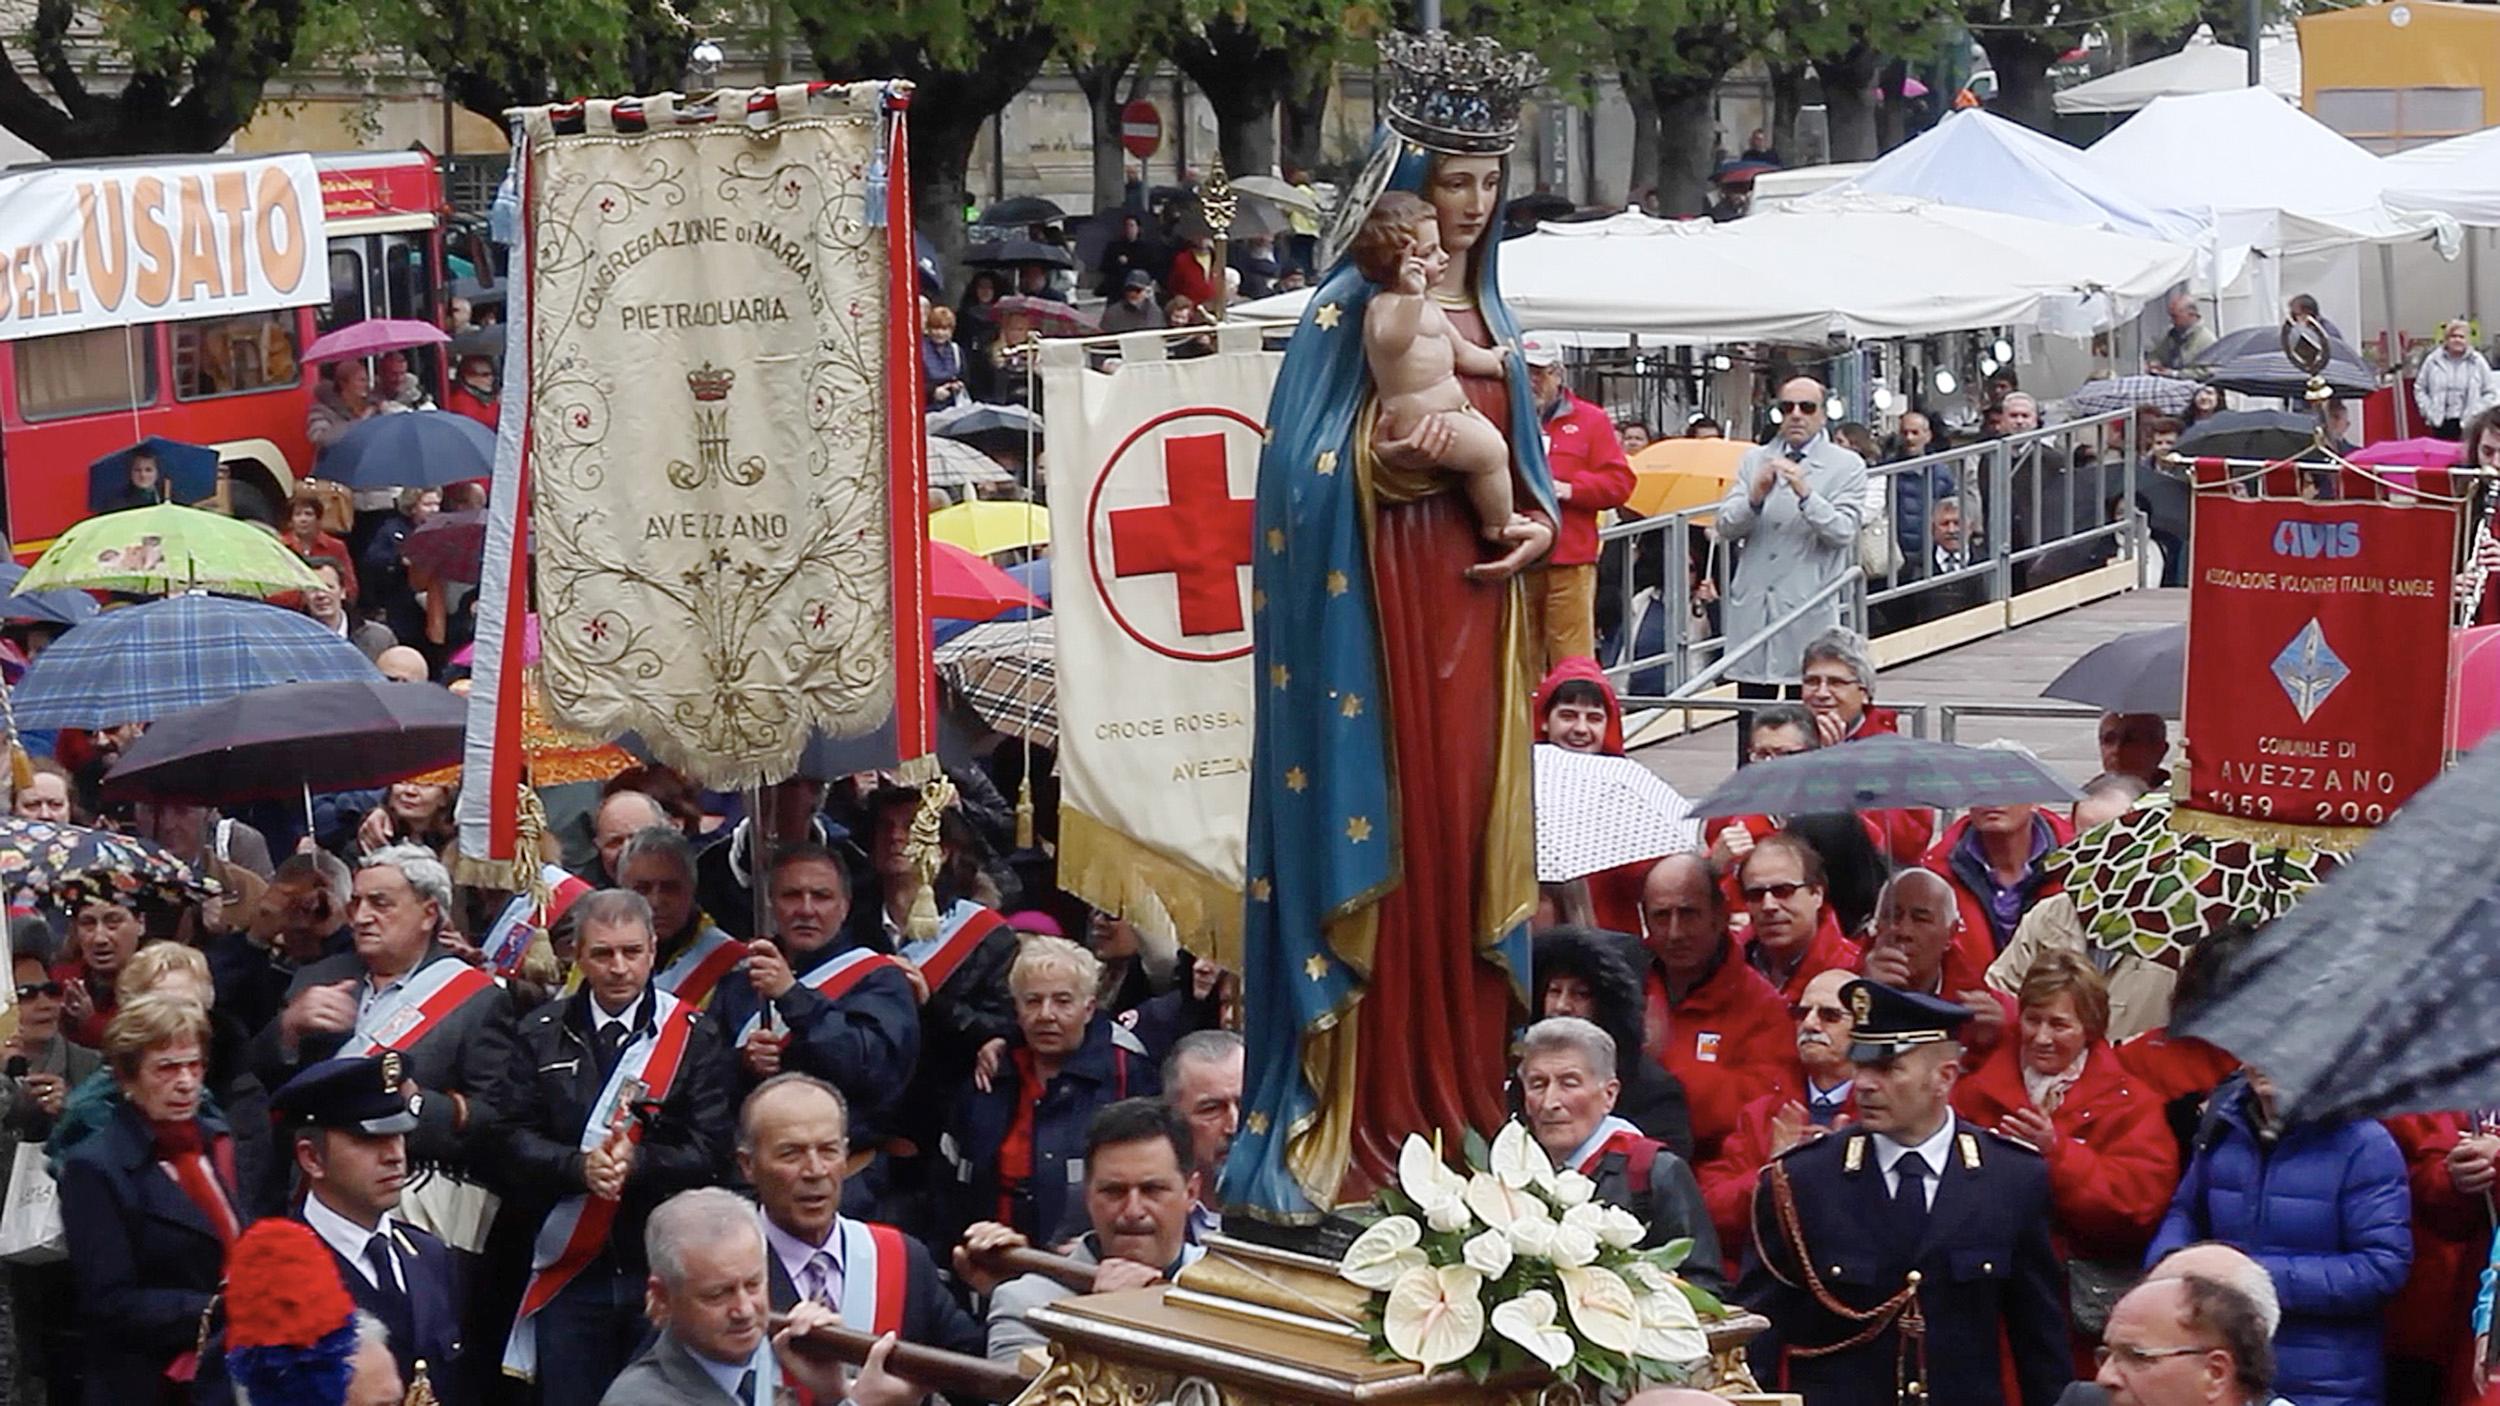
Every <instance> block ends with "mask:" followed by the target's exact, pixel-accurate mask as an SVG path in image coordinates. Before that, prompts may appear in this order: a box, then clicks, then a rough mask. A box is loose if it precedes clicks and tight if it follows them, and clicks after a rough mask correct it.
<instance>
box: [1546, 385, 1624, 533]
mask: <svg viewBox="0 0 2500 1406" xmlns="http://www.w3.org/2000/svg"><path fill="white" fill-rule="evenodd" d="M1545 464H1546V467H1547V468H1549V469H1551V470H1553V474H1554V482H1555V484H1556V485H1557V486H1560V485H1562V484H1566V483H1567V484H1570V485H1571V496H1570V497H1569V498H1568V499H1565V500H1564V501H1563V502H1562V504H1561V505H1560V506H1561V508H1562V521H1561V522H1559V523H1557V524H1555V528H1554V550H1553V553H1552V555H1550V556H1548V557H1547V558H1546V559H1545V561H1546V565H1548V566H1587V565H1589V564H1590V563H1592V562H1594V561H1596V560H1597V515H1598V514H1599V513H1601V512H1603V511H1605V510H1606V509H1608V508H1620V507H1622V506H1623V505H1624V503H1625V502H1627V501H1629V500H1630V498H1631V497H1632V465H1631V462H1630V461H1629V460H1627V459H1625V458H1624V456H1623V440H1622V439H1621V438H1620V437H1619V436H1617V435H1616V434H1615V422H1614V421H1612V420H1610V419H1608V418H1606V412H1605V411H1603V410H1600V409H1598V408H1597V407H1596V406H1594V405H1591V404H1589V403H1588V402H1587V401H1585V400H1582V399H1580V398H1579V397H1578V396H1576V395H1573V394H1572V393H1571V392H1569V391H1564V392H1563V393H1562V404H1561V405H1558V406H1556V407H1555V408H1554V413H1553V414H1552V415H1550V416H1548V417H1547V418H1546V421H1545Z"/></svg>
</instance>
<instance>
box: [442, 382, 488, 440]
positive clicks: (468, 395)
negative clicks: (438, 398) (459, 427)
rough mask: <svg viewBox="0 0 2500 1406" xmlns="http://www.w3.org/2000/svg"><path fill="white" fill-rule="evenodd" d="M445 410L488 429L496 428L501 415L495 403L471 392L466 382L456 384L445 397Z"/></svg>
mask: <svg viewBox="0 0 2500 1406" xmlns="http://www.w3.org/2000/svg"><path fill="white" fill-rule="evenodd" d="M443 408H444V409H445V410H448V411H450V412H451V413H452V414H454V415H466V416H468V417H469V418H470V419H472V420H475V421H477V422H478V423H479V424H481V425H484V426H485V427H486V428H488V429H490V430H491V429H493V428H495V421H496V418H497V416H498V415H499V414H500V413H501V412H500V411H499V410H498V409H497V407H496V404H495V402H494V401H491V400H488V399H487V398H486V397H484V396H482V395H479V394H478V393H477V392H476V391H473V390H470V389H469V387H468V385H467V384H466V383H465V382H454V383H453V385H452V388H451V393H450V394H448V395H446V396H444V397H443Z"/></svg>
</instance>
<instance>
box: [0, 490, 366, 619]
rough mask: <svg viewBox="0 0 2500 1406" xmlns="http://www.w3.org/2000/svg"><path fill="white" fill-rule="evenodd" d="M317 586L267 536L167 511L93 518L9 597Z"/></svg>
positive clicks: (264, 591) (248, 592)
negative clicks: (71, 591)
mask: <svg viewBox="0 0 2500 1406" xmlns="http://www.w3.org/2000/svg"><path fill="white" fill-rule="evenodd" d="M320 586H321V581H320V578H318V577H316V576H314V575H313V574H312V572H311V571H310V570H308V569H306V568H305V566H304V563H303V561H302V559H301V558H299V557H297V556H296V555H295V553H294V552H292V551H290V550H288V549H287V546H286V544H285V543H283V542H281V541H279V540H278V539H277V537H276V536H274V535H273V534H271V533H270V532H269V531H268V530H267V529H265V528H261V527H256V526H254V525H253V524H251V523H248V522H239V521H237V520H235V519H233V518H230V517H220V516H218V515H217V514H215V513H210V512H202V511H201V510H199V509H198V508H185V507H179V506H176V505H174V504H171V503H167V504H164V505H161V506H158V507H153V508H132V509H129V510H127V511H125V512H118V513H106V514H104V515H103V516H101V517H91V518H89V519H87V520H86V521H85V522H82V523H80V524H78V525H77V526H76V527H73V528H71V529H70V530H69V531H67V532H64V533H62V534H61V535H60V537H59V538H58V539H56V540H55V541H54V542H53V543H52V545H51V546H50V547H48V548H46V549H45V550H44V554H43V555H42V556H41V557H39V558H37V559H36V561H35V564H34V565H33V566H32V567H30V568H28V569H27V572H26V576H25V579H23V580H21V581H19V582H18V583H17V590H16V591H15V592H14V594H17V595H24V594H27V593H28V592H32V591H48V590H56V589H60V588H62V587H74V588H76V589H79V590H88V591H129V592H132V593H134V594H138V595H159V596H162V595H172V594H174V593H176V592H179V591H188V590H194V589H197V590H204V591H216V592H219V593H221V594H224V595H234V596H263V597H266V596H279V595H285V594H286V593H287V592H289V591H306V590H317V589H319V588H320Z"/></svg>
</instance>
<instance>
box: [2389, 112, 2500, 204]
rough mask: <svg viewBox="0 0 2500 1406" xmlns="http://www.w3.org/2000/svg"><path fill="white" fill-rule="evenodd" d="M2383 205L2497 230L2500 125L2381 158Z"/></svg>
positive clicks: (2499, 201) (2499, 192)
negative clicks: (2384, 181) (2384, 174)
mask: <svg viewBox="0 0 2500 1406" xmlns="http://www.w3.org/2000/svg"><path fill="white" fill-rule="evenodd" d="M2379 159H2380V160H2381V161H2382V162H2384V163H2385V164H2386V170H2387V203H2388V204H2390V205H2394V206H2397V207H2399V208H2401V209H2406V210H2436V211H2438V212H2440V213H2441V214H2444V215H2449V216H2452V217H2454V218H2455V219H2456V221H2457V223H2459V224H2466V225H2483V226H2486V227H2489V226H2500V127H2486V128H2484V129H2483V130H2482V131H2479V132H2468V133H2466V134H2465V135H2464V136H2462V137H2450V138H2449V139H2448V140H2446V141H2444V142H2432V143H2431V144H2430V145H2428V146H2417V147H2415V148H2413V149H2412V150H2410V151H2400V152H2397V153H2396V154H2395V155H2393V156H2384V157H2381V158H2379Z"/></svg>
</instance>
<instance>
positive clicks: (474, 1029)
mask: <svg viewBox="0 0 2500 1406" xmlns="http://www.w3.org/2000/svg"><path fill="white" fill-rule="evenodd" d="M451 907H452V893H451V875H450V874H448V873H447V872H445V871H444V869H443V863H442V861H441V860H439V859H437V858H435V857H434V855H433V853H432V852H431V851H428V850H427V849H425V848H424V847H422V846H419V845H392V846H390V847H389V848H387V849H381V850H376V851H375V852H373V853H372V854H369V855H367V856H365V859H364V862H363V864H362V865H361V866H359V867H358V869H357V870H356V876H355V890H354V898H353V899H352V900H351V902H350V904H349V914H348V921H349V925H350V927H351V929H352V930H353V932H354V935H355V943H356V946H355V950H354V951H352V952H343V953H340V954H339V955H337V956H335V957H324V958H322V959H321V960H320V961H317V962H314V963H312V964H311V965H309V966H306V967H304V968H303V969H302V970H300V971H298V972H296V974H295V980H294V981H293V983H292V984H290V985H289V986H288V988H287V996H286V1006H285V1008H284V1009H283V1010H282V1011H281V1012H280V1013H279V1015H278V1018H277V1019H276V1020H273V1021H271V1022H270V1023H269V1025H268V1027H267V1028H266V1029H264V1030H262V1031H261V1033H260V1035H259V1037H258V1038H257V1039H256V1040H255V1041H254V1042H253V1050H252V1064H253V1071H254V1072H255V1073H257V1074H258V1075H259V1076H260V1080H261V1082H262V1084H264V1085H266V1086H267V1087H269V1088H273V1089H274V1088H279V1087H282V1086H284V1085H285V1084H286V1083H287V1082H288V1081H289V1080H290V1079H292V1078H293V1077H294V1076H295V1075H296V1074H298V1073H300V1072H301V1071H302V1070H303V1069H304V1068H305V1067H307V1066H309V1065H312V1064H316V1063H319V1062H320V1061H322V1060H324V1059H328V1058H332V1057H334V1056H347V1057H358V1056H363V1055H370V1054H377V1053H380V1052H382V1051H385V1050H390V1051H396V1052H397V1053H398V1055H399V1057H400V1073H401V1076H402V1079H403V1083H402V1085H401V1091H402V1092H403V1093H405V1094H407V1095H408V1108H409V1112H411V1113H413V1114H414V1115H416V1119H417V1126H416V1127H415V1128H413V1129H411V1130H410V1131H409V1132H408V1134H407V1140H408V1160H409V1161H410V1163H411V1164H413V1166H415V1167H417V1168H430V1169H432V1171H433V1172H434V1175H433V1176H432V1177H431V1178H429V1179H428V1182H427V1184H426V1186H425V1189H424V1191H423V1193H422V1194H421V1195H419V1194H416V1193H412V1197H411V1206H410V1208H409V1209H410V1215H409V1218H410V1219H412V1220H416V1221H418V1222H419V1223H421V1224H427V1225H429V1226H431V1227H432V1228H433V1229H435V1231H436V1232H437V1233H438V1234H441V1235H442V1236H443V1238H444V1240H445V1241H446V1242H447V1243H449V1244H450V1245H451V1247H452V1248H453V1249H456V1250H466V1251H469V1252H471V1253H475V1252H477V1251H478V1250H480V1249H482V1248H484V1245H485V1228H486V1222H487V1220H488V1219H489V1218H490V1214H491V1202H492V1198H491V1197H489V1196H488V1195H487V1194H486V1192H485V1191H484V1190H483V1189H482V1188H479V1187H478V1186H476V1185H475V1183H474V1182H473V1181H472V1179H471V1177H470V1173H471V1172H472V1170H473V1169H474V1168H476V1166H477V1165H478V1157H479V1154H480V1152H481V1151H482V1148H481V1147H480V1145H479V1144H480V1139H481V1137H482V1135H483V1134H484V1132H485V1130H486V1129H488V1128H490V1127H492V1126H493V1124H494V1121H495V1117H496V1114H497V1113H498V1112H499V1111H500V1110H498V1109H496V1108H494V1107H493V1106H492V1105H491V1104H490V1102H489V1100H490V1099H491V1098H492V1096H493V1095H494V1094H495V1093H496V1091H498V1090H499V1089H500V1088H501V1087H502V1084H503V1080H504V1076H505V1073H506V1071H508V1070H509V1069H510V1068H511V1066H512V1062H513V1060H514V1059H516V1058H517V1057H518V1055H517V1046H516V1044H515V1043H514V1037H513V1011H512V1000H511V997H510V996H509V995H507V994H506V993H505V991H504V989H503V988H502V987H500V986H498V985H496V984H495V980H494V978H493V977H491V976H488V975H487V974H486V973H485V972H483V971H480V970H479V969H477V968H476V967H473V966H470V965H469V964H468V963H466V962H463V961H461V960H460V959H459V958H458V957H457V956H455V955H453V953H452V951H451V949H450V948H449V947H447V946H445V945H444V944H443V942H442V937H443V934H444V932H445V931H446V929H447V922H448V919H447V915H448V914H449V913H450V912H451Z"/></svg>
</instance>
